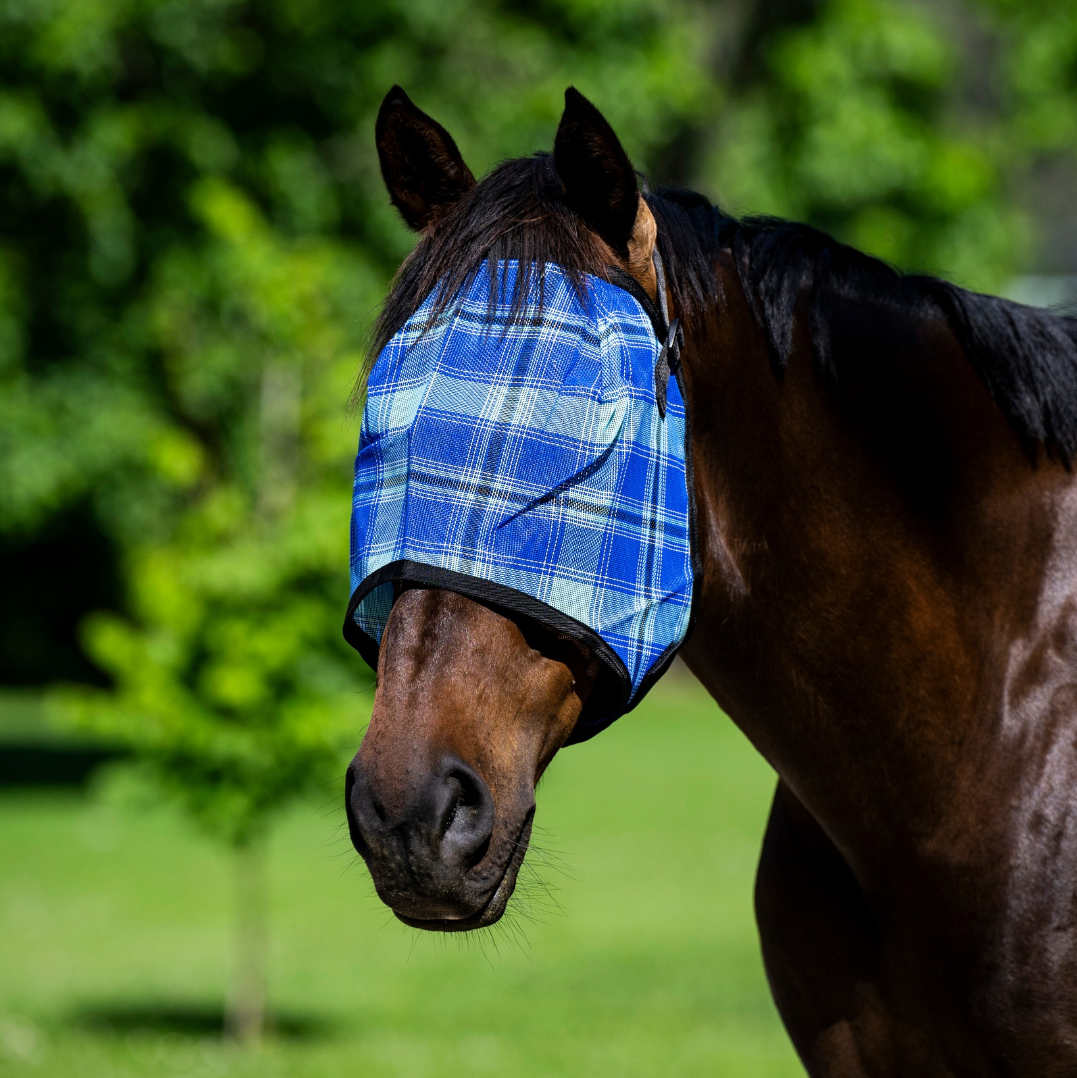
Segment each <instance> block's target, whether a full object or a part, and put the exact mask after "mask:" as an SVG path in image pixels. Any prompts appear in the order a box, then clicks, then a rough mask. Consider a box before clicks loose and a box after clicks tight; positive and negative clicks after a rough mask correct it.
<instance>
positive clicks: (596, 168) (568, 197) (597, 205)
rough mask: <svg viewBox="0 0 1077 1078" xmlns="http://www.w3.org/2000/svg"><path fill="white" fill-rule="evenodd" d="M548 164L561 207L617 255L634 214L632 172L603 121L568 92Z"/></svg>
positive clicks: (635, 191)
mask: <svg viewBox="0 0 1077 1078" xmlns="http://www.w3.org/2000/svg"><path fill="white" fill-rule="evenodd" d="M553 161H554V167H555V168H556V169H557V174H558V176H560V177H561V182H562V183H563V184H564V185H565V201H566V202H567V203H568V205H569V206H570V208H571V209H573V210H574V211H575V212H576V213H577V214H579V216H580V217H582V218H583V220H584V222H585V223H586V224H587V225H589V226H590V227H591V228H592V229H593V230H594V231H595V232H597V233H598V234H599V235H600V236H601V237H602V239H604V240H605V241H606V242H607V243H608V244H609V245H610V246H611V247H612V248H613V249H614V251H616V252H617V253H618V254H620V255H625V254H627V251H628V240H629V237H630V236H631V235H632V226H633V224H635V221H636V213H637V211H638V209H639V189H638V187H637V185H636V170H635V169H634V168H633V167H632V162H631V161H629V159H628V154H626V153H625V152H624V149H623V147H622V146H621V143H620V140H619V139H618V138H617V136H616V135H615V134H614V132H613V128H612V127H610V125H609V122H608V121H607V120H606V117H605V116H603V115H602V113H601V112H599V111H598V109H596V108H595V106H594V105H592V104H591V102H590V101H588V100H587V98H586V97H584V96H583V94H581V93H580V92H579V91H578V90H577V89H576V88H575V87H574V86H570V87H569V88H568V89H567V90H566V91H565V111H564V113H563V114H562V115H561V123H560V124H559V125H558V128H557V137H556V138H555V139H554V142H553Z"/></svg>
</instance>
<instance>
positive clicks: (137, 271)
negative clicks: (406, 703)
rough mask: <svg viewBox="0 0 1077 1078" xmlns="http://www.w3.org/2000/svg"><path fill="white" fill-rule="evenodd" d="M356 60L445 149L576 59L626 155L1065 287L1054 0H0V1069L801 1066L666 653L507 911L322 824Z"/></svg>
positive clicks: (355, 361) (357, 283) (1075, 78)
mask: <svg viewBox="0 0 1077 1078" xmlns="http://www.w3.org/2000/svg"><path fill="white" fill-rule="evenodd" d="M394 82H395V83H400V84H401V85H403V86H404V87H405V89H406V90H407V91H408V92H409V94H410V95H411V96H412V98H413V99H414V100H415V102H416V103H417V104H418V105H419V106H420V107H421V108H423V109H425V110H427V111H429V112H431V113H432V114H433V115H434V116H435V117H436V118H437V119H438V120H440V121H441V122H442V123H444V124H445V125H446V126H447V127H448V128H449V130H450V131H451V132H452V133H453V135H454V136H455V138H456V139H457V141H458V143H459V145H460V148H461V150H462V151H463V153H464V156H465V158H466V159H467V160H468V162H469V163H470V165H471V166H472V169H473V170H474V171H475V172H476V174H481V173H482V172H483V171H485V170H486V169H488V168H489V167H490V166H492V165H493V164H495V163H496V162H497V161H499V160H501V159H502V158H504V157H507V156H514V155H519V154H524V153H530V152H532V151H534V150H537V149H548V148H549V147H550V145H551V142H552V137H553V133H554V130H555V127H556V123H557V119H558V117H559V114H560V109H561V105H562V94H563V91H564V88H565V87H566V86H567V85H569V84H574V85H575V86H577V87H578V88H579V89H580V90H581V91H582V92H583V93H584V94H586V95H587V96H589V97H590V98H592V100H594V101H595V103H596V104H597V105H598V106H599V107H600V108H601V109H602V110H603V111H604V112H605V113H606V115H607V116H608V118H609V119H610V120H611V122H612V123H613V125H614V127H615V129H616V130H617V131H618V132H619V134H620V135H621V137H622V139H623V141H624V143H625V146H626V148H627V149H628V151H629V153H630V154H631V156H632V157H633V160H634V161H635V162H636V164H637V166H638V167H639V168H640V169H641V170H642V171H644V172H645V173H647V174H648V175H649V176H650V177H651V178H652V180H653V181H654V182H658V183H676V184H681V185H686V186H691V187H695V188H697V189H700V190H702V191H704V192H705V193H706V194H708V195H709V196H710V197H712V198H714V199H716V200H717V201H719V202H720V203H721V204H722V205H723V207H724V208H726V209H727V210H729V211H731V212H735V213H746V212H763V213H773V214H778V215H782V216H788V217H793V218H797V219H800V220H805V221H808V222H810V223H812V224H814V225H816V226H818V227H821V228H823V229H826V230H829V231H831V232H832V233H834V234H835V235H836V236H838V237H839V238H840V239H842V240H845V241H847V242H850V243H853V244H855V245H857V246H860V247H862V248H864V249H866V250H868V251H870V252H872V253H874V254H876V255H879V256H881V257H883V258H885V259H887V260H889V261H891V262H893V263H894V264H896V265H898V266H901V267H904V268H908V269H914V270H923V271H928V272H932V273H936V274H940V275H942V276H944V277H947V278H949V279H951V280H954V281H956V282H958V283H959V284H962V285H966V286H969V287H972V288H976V289H980V290H985V291H994V292H1002V293H1004V294H1007V295H1010V296H1012V297H1013V298H1017V299H1021V300H1023V301H1025V302H1028V303H1036V304H1042V305H1065V304H1068V303H1073V302H1074V301H1077V197H1075V193H1077V0H1050V2H1048V0H933V2H927V0H925V2H916V0H710V2H705V0H531V2H529V3H526V4H525V3H519V2H517V0H500V2H495V0H486V2H479V0H476V2H463V0H407V2H404V0H0V578H2V581H3V583H2V587H0V1073H3V1074H9V1073H10V1074H14V1075H22V1074H26V1075H30V1074H34V1075H60V1074H63V1075H71V1074H75V1075H79V1076H82V1075H95V1076H96V1075H101V1076H113V1075H116V1076H121V1075H132V1076H134V1075H138V1076H143V1075H174V1074H197V1075H203V1074H204V1075H211V1074H213V1075H217V1074H236V1075H247V1074H250V1075H253V1074H258V1075H281V1076H291V1075H296V1076H299V1075H303V1076H307V1075H311V1076H315V1075H323V1074H325V1075H338V1074H341V1073H343V1072H345V1071H346V1070H347V1071H348V1072H349V1073H351V1072H356V1073H362V1074H370V1075H379V1076H380V1075H386V1076H398V1075H399V1076H425V1075H433V1074H440V1073H443V1072H445V1071H446V1070H450V1069H452V1070H466V1071H467V1072H468V1073H469V1074H474V1075H477V1076H479V1075H487V1074H489V1075H494V1074H498V1075H504V1074H511V1075H527V1076H530V1075H535V1076H553V1075H581V1074H586V1075H595V1076H603V1075H610V1076H623V1075H641V1076H642V1075H649V1076H653V1075H655V1074H669V1073H676V1074H678V1075H685V1076H687V1075H726V1074H728V1075H745V1074H752V1075H782V1076H792V1075H796V1074H799V1073H801V1072H800V1070H799V1068H798V1065H797V1063H796V1061H795V1058H794V1056H793V1054H792V1051H791V1049H790V1048H789V1047H788V1045H787V1043H786V1040H785V1037H784V1034H783V1033H782V1031H781V1027H780V1023H779V1022H778V1019H777V1017H776V1015H775V1013H774V1010H773V1007H772V1005H771V1003H770V1000H769V996H768V993H767V989H766V985H765V981H764V977H763V973H762V968H761V964H760V961H759V957H758V946H757V943H756V939H755V931H754V926H753V924H752V918H751V880H752V874H753V869H754V863H755V858H756V856H757V852H758V846H759V841H760V838H761V834H762V828H763V824H764V821H765V817H766V811H767V806H768V801H769V796H770V793H771V790H772V786H773V776H772V775H771V774H770V773H769V771H768V769H767V767H766V765H765V764H764V763H763V762H762V761H760V760H759V759H758V757H756V756H755V754H754V753H753V751H752V750H751V749H750V747H749V746H748V745H747V744H746V743H745V742H744V740H743V738H741V736H740V735H739V734H738V733H737V732H736V730H735V729H734V728H733V727H732V725H731V724H730V723H729V722H728V720H727V719H725V718H724V717H723V716H721V715H720V714H719V713H718V711H717V709H716V707H715V706H714V705H713V704H712V703H710V702H709V701H708V699H707V698H706V697H705V696H704V695H703V694H702V693H701V690H700V689H699V688H698V686H696V685H695V683H694V682H693V681H692V680H691V678H690V677H689V676H688V675H687V674H686V673H685V672H684V671H683V670H675V671H674V672H672V673H671V674H670V675H669V676H667V678H666V679H665V680H664V681H663V682H662V683H661V684H660V685H659V686H658V688H657V689H656V690H655V691H654V692H653V693H652V694H651V697H650V698H649V699H648V700H647V701H646V702H645V703H644V705H642V706H641V707H640V708H639V709H638V710H637V711H636V712H634V713H633V714H632V715H631V716H629V717H627V718H625V719H623V720H622V721H621V722H620V723H618V724H616V726H615V727H613V728H612V729H611V730H610V731H608V732H607V733H604V734H603V735H602V736H601V737H600V738H598V739H597V740H596V741H594V742H591V743H589V744H587V745H585V746H583V747H580V748H575V749H571V750H568V751H567V752H566V753H565V754H564V755H563V756H562V757H561V758H559V759H558V761H557V762H556V763H555V765H554V767H553V768H552V769H551V772H550V774H549V776H548V777H547V778H546V779H545V780H544V782H543V785H542V787H541V789H540V793H539V804H540V809H539V823H540V824H541V830H540V831H539V832H537V838H536V841H537V846H538V850H537V851H536V853H535V855H534V856H533V858H532V859H531V861H530V862H529V864H530V866H531V867H530V868H529V869H528V873H530V875H526V878H525V879H524V884H523V886H522V888H521V893H520V897H519V900H518V901H517V903H516V907H515V912H514V914H513V916H512V917H510V918H509V919H507V921H506V923H505V924H504V925H503V926H502V927H501V928H500V929H499V930H497V931H494V932H491V933H488V934H486V935H485V936H483V937H481V938H477V939H475V938H467V939H464V940H455V939H449V940H439V939H433V938H430V937H422V938H419V937H417V936H415V934H413V933H411V932H409V931H408V930H405V929H404V928H403V927H402V926H400V925H398V924H396V923H395V922H393V921H392V919H391V917H390V916H389V915H388V913H387V911H385V910H384V909H383V908H382V907H381V906H380V905H379V903H378V902H377V900H376V898H375V897H374V896H373V894H372V888H371V886H370V884H369V881H368V880H367V878H366V876H365V872H364V870H363V869H362V866H361V865H359V864H357V863H356V858H355V856H354V854H353V853H352V852H351V848H350V845H349V843H348V840H347V835H346V833H344V832H343V831H342V830H341V823H342V812H341V805H340V800H341V786H342V782H341V777H342V774H343V768H344V766H345V763H346V761H347V759H348V758H349V756H350V755H351V753H352V752H353V751H354V749H355V747H356V746H357V744H358V741H359V738H360V736H361V733H362V729H363V727H364V725H365V722H366V719H367V716H368V715H369V709H370V705H371V700H372V696H373V687H372V681H373V679H372V675H371V673H370V671H369V670H367V669H366V668H365V667H364V666H363V664H362V663H361V661H360V660H359V659H358V657H357V656H356V655H355V654H354V653H352V652H351V651H350V649H349V648H348V647H347V646H346V645H345V644H344V643H343V641H342V639H341V636H340V623H341V620H342V616H343V611H344V607H345V604H346V601H347V591H348V583H347V541H348V539H347V536H348V511H349V486H350V479H351V463H352V458H353V454H354V451H355V444H356V441H357V436H358V422H357V419H356V418H355V417H354V416H351V415H349V414H348V413H347V411H346V407H345V404H346V400H347V398H348V395H349V392H350V389H351V382H352V379H353V378H354V376H355V373H356V371H357V368H358V365H359V361H360V358H361V355H362V351H363V346H364V341H365V336H366V333H367V331H368V328H369V326H370V323H371V320H372V318H373V316H374V315H375V314H376V312H377V309H378V305H379V303H380V302H381V299H382V297H383V296H384V294H385V290H386V287H387V284H388V282H389V280H390V278H391V276H392V273H393V271H394V270H395V268H396V266H397V265H398V264H399V262H400V260H401V259H402V258H403V257H404V256H405V255H406V254H407V252H408V250H409V249H410V247H411V244H412V243H413V237H412V236H411V235H410V234H409V233H407V232H406V231H405V229H404V228H403V227H402V226H401V225H400V224H399V222H398V221H397V219H396V217H395V214H394V212H393V211H392V210H391V207H390V206H389V204H388V199H387V197H386V195H385V194H384V191H383V189H382V186H381V182H380V177H379V173H378V165H377V158H376V154H375V151H374V145H373V121H374V116H375V114H376V112H377V107H378V104H379V102H380V100H381V97H382V96H383V94H384V93H385V91H386V90H387V89H388V88H389V86H390V85H392V84H393V83H394ZM656 767H657V773H658V774H659V775H661V776H662V779H661V781H658V782H655V780H654V775H655V773H656Z"/></svg>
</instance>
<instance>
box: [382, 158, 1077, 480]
mask: <svg viewBox="0 0 1077 1078" xmlns="http://www.w3.org/2000/svg"><path fill="white" fill-rule="evenodd" d="M645 197H646V199H647V202H648V204H649V206H650V207H651V210H652V212H653V213H654V216H655V218H656V220H657V222H658V246H659V251H660V252H661V255H662V259H663V261H664V263H665V265H666V267H667V272H668V277H669V284H670V289H671V291H672V293H673V300H674V307H675V310H676V311H677V313H678V315H679V316H680V317H681V320H682V321H683V322H684V323H685V324H686V326H687V327H688V328H689V329H690V330H691V329H695V328H699V326H700V325H701V323H702V322H703V320H704V319H705V318H706V316H707V312H708V311H709V310H710V309H712V308H713V307H714V305H715V303H716V302H717V301H718V300H720V299H721V282H720V279H719V276H718V267H717V262H718V256H719V253H720V251H721V250H722V249H726V250H729V251H730V252H731V254H732V257H733V261H734V263H735V265H736V267H737V273H738V275H739V277H740V282H741V285H742V287H743V289H744V292H745V295H746V296H747V297H748V302H749V304H750V306H751V309H752V313H753V315H754V316H755V319H756V321H757V322H758V324H759V326H760V327H761V328H762V330H763V332H764V334H765V336H766V340H767V346H768V350H769V353H770V359H771V365H772V367H773V369H774V372H775V374H776V376H778V377H779V378H780V377H781V375H782V372H783V371H784V369H785V366H786V364H787V363H788V360H789V357H790V354H791V352H792V348H793V324H794V318H795V314H796V310H797V307H798V304H799V303H800V302H801V299H802V297H804V296H807V297H809V306H808V310H809V312H810V313H809V323H810V324H809V330H810V336H811V341H812V345H813V348H814V351H815V361H816V364H817V368H818V370H819V371H820V373H821V374H823V375H824V376H825V377H827V378H830V379H833V380H835V381H837V380H840V378H841V375H842V366H843V356H842V355H841V352H840V350H839V349H837V348H835V347H834V346H833V343H832V338H833V333H832V328H831V327H832V318H833V308H834V304H835V301H837V300H844V301H849V300H852V301H865V302H870V303H873V304H877V305H880V306H883V307H886V308H889V309H891V310H897V311H901V312H905V313H906V314H907V315H908V317H909V318H910V319H915V320H925V319H930V318H934V317H937V316H938V315H939V314H941V315H942V316H943V317H944V318H945V319H946V321H947V323H948V324H949V326H950V329H951V331H952V332H953V334H954V336H955V337H956V338H957V340H958V342H959V344H960V345H961V347H962V349H963V350H964V352H965V354H966V355H967V356H968V358H969V361H970V362H971V363H972V365H973V367H974V368H975V369H976V371H977V373H978V374H979V376H980V378H981V379H982V380H983V382H984V384H985V385H986V386H987V388H988V390H989V391H990V393H991V395H992V397H993V398H994V400H995V402H996V403H997V405H998V406H999V408H1000V409H1001V410H1002V412H1003V414H1004V415H1005V416H1006V418H1007V420H1008V421H1009V423H1010V425H1011V426H1012V427H1013V429H1014V430H1015V431H1016V433H1017V434H1018V436H1019V437H1020V438H1021V440H1022V442H1023V443H1024V444H1025V445H1026V447H1028V448H1029V449H1030V450H1031V449H1032V448H1033V447H1034V446H1036V445H1037V444H1039V445H1043V446H1045V447H1046V449H1047V451H1048V452H1049V453H1052V454H1054V455H1056V456H1058V457H1059V458H1060V459H1061V460H1062V461H1063V462H1065V463H1066V465H1067V466H1068V465H1069V463H1070V462H1071V461H1072V459H1073V457H1074V455H1075V453H1077V318H1073V317H1066V316H1063V315H1059V314H1055V313H1052V312H1051V311H1049V310H1044V309H1042V308H1038V307H1028V306H1025V305H1024V304H1021V303H1015V302H1013V301H1011V300H1005V299H1000V298H998V297H996V296H987V295H982V294H980V293H977V292H969V291H967V290H966V289H963V288H958V287H957V286H956V285H953V284H950V283H948V282H946V281H942V280H939V279H937V278H934V277H928V276H922V275H912V274H903V273H901V272H899V271H898V270H895V269H894V268H893V267H891V266H889V265H887V264H886V263H884V262H881V261H879V260H878V259H875V258H872V257H870V256H869V255H865V254H863V253H862V252H860V251H857V250H855V249H853V248H852V247H848V246H846V245H844V244H842V243H839V242H838V241H837V240H834V239H833V238H832V237H830V236H828V235H826V234H825V233H823V232H820V231H818V230H817V229H814V228H811V227H809V226H808V225H802V224H796V223H793V222H790V221H783V220H778V219H775V218H769V217H750V218H746V219H744V220H737V219H735V218H733V217H730V216H728V215H726V214H724V213H722V212H721V210H719V209H718V208H717V207H715V206H713V205H712V204H711V203H710V202H709V201H708V200H707V199H706V198H705V197H704V196H703V195H700V194H697V193H695V192H692V191H685V190H681V189H677V188H658V189H656V190H654V191H650V190H646V189H645ZM507 258H514V259H519V260H520V262H521V264H522V272H521V273H520V274H519V276H518V279H517V287H516V292H515V294H514V296H513V306H514V308H515V313H517V314H520V315H521V316H522V314H523V304H524V298H525V297H526V296H527V294H528V289H529V286H530V281H531V280H532V279H534V278H533V277H532V275H535V277H537V279H538V280H539V281H540V282H541V280H542V279H543V274H544V270H545V266H546V263H548V262H554V263H557V264H558V265H559V266H560V267H561V268H562V269H563V270H564V271H565V274H566V276H567V277H568V279H569V281H570V282H571V283H572V284H573V286H574V287H575V288H576V289H577V291H578V292H579V294H580V296H581V298H582V297H583V295H584V280H583V278H584V274H587V273H590V274H594V275H596V276H600V277H601V276H605V274H606V271H607V267H606V265H605V263H604V260H603V256H602V249H601V247H600V246H599V244H598V243H597V242H596V240H595V239H594V238H593V236H592V235H591V233H590V232H589V231H588V230H587V229H586V228H582V227H581V226H580V224H579V222H578V221H577V219H576V217H575V216H574V214H573V213H572V211H571V210H569V208H568V207H567V206H566V205H565V203H564V200H563V197H562V187H561V182H560V180H559V179H558V177H557V174H556V172H555V171H554V167H553V161H552V159H551V157H550V155H549V154H541V153H540V154H535V155H534V156H533V157H525V158H519V159H516V160H512V161H507V162H505V163H504V164H502V165H499V166H498V167H497V168H496V169H494V170H493V171H492V172H491V173H490V174H489V175H488V176H487V177H485V178H484V179H483V180H482V182H481V183H479V184H478V185H477V186H476V187H475V188H473V189H472V190H471V192H470V193H469V194H468V195H466V196H465V197H464V198H463V199H461V201H460V202H459V203H458V204H457V205H456V206H455V207H453V209H452V210H451V211H450V212H449V213H448V214H447V215H446V217H445V219H444V220H443V221H441V222H439V223H438V224H437V225H436V226H435V227H434V228H432V229H430V230H428V231H427V233H426V234H425V235H424V236H423V238H422V239H421V240H420V241H419V243H418V245H417V246H416V248H415V250H414V251H413V252H412V254H411V255H410V256H409V257H408V259H407V260H406V261H405V262H404V264H403V266H401V268H400V271H399V273H398V274H397V277H396V279H395V281H394V282H393V288H392V290H391V292H390V294H389V298H388V299H387V301H386V303H385V307H384V308H383V310H382V313H381V317H380V318H379V319H378V322H377V325H376V327H375V330H374V337H373V342H372V347H371V351H370V359H371V360H372V359H373V357H374V356H376V355H377V354H378V352H380V351H381V349H382V348H383V347H384V346H385V344H386V343H387V342H388V341H389V338H390V337H392V336H393V334H394V333H396V332H397V330H399V329H400V328H401V327H402V326H403V324H404V323H405V322H406V321H407V319H408V318H410V317H411V315H412V314H414V312H415V311H416V310H417V309H418V307H419V306H420V305H421V304H422V303H423V301H424V300H425V299H426V298H427V297H428V296H429V295H430V294H431V293H436V297H437V300H436V303H435V308H434V311H433V312H432V317H435V318H436V316H437V315H438V314H440V313H442V311H443V309H444V307H445V306H446V305H447V304H448V302H449V301H450V299H451V298H452V297H453V296H454V295H455V294H456V293H457V292H458V291H459V290H460V288H462V287H463V286H464V285H465V284H466V283H468V282H469V281H470V280H471V279H472V278H473V277H474V275H475V274H476V273H477V272H478V271H479V269H480V267H481V265H482V263H483V261H484V260H489V262H490V263H491V272H494V268H493V267H495V266H496V263H497V262H498V261H499V260H502V259H507ZM493 291H494V289H491V292H492V293H493ZM850 361H851V360H850Z"/></svg>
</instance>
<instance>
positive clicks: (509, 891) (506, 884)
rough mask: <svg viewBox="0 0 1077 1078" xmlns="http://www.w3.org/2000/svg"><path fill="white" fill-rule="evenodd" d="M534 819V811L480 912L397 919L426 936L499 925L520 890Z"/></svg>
mask: <svg viewBox="0 0 1077 1078" xmlns="http://www.w3.org/2000/svg"><path fill="white" fill-rule="evenodd" d="M534 819H535V810H534V808H532V809H531V810H530V811H529V812H528V814H527V816H526V817H525V818H524V822H523V824H522V826H521V827H520V831H519V833H518V834H517V836H516V838H515V840H514V841H513V845H512V847H511V848H512V854H511V856H510V857H509V859H508V861H507V862H506V864H505V871H504V872H502V874H501V877H500V879H499V880H498V882H497V885H496V886H495V887H494V889H493V891H492V892H491V894H490V897H489V898H488V899H487V900H486V902H485V903H484V904H483V906H482V907H481V909H479V910H478V911H477V912H475V913H473V914H470V915H468V916H466V917H454V918H449V917H441V918H434V919H430V920H424V919H420V918H417V917H409V916H407V915H406V914H403V913H400V912H399V911H398V910H393V914H394V916H395V917H396V919H397V920H398V921H402V922H403V923H404V924H406V925H407V926H408V927H409V928H421V929H422V930H423V931H424V932H473V931H475V929H478V928H489V926H490V925H493V924H497V922H498V921H500V920H501V918H502V916H503V915H504V913H505V910H506V909H508V905H509V899H511V898H512V895H513V892H514V891H515V890H516V880H517V878H518V877H519V874H520V866H521V865H522V864H523V863H524V858H525V857H526V856H527V846H528V842H529V840H530V838H531V825H532V824H533V823H534Z"/></svg>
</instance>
